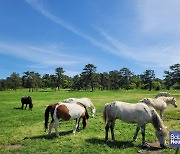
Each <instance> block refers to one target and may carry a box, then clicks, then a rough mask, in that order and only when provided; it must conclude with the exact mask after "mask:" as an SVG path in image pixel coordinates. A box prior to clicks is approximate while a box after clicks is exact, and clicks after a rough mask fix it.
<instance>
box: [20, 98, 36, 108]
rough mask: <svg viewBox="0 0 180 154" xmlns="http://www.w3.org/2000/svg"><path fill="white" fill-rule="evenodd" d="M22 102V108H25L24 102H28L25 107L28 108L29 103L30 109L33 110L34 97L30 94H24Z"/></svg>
mask: <svg viewBox="0 0 180 154" xmlns="http://www.w3.org/2000/svg"><path fill="white" fill-rule="evenodd" d="M21 103H22V106H21V109H23V108H24V104H26V106H25V109H26V108H27V105H29V109H30V110H31V111H32V108H33V103H32V98H31V97H30V96H23V97H22V98H21Z"/></svg>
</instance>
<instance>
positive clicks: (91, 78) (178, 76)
mask: <svg viewBox="0 0 180 154" xmlns="http://www.w3.org/2000/svg"><path fill="white" fill-rule="evenodd" d="M96 69H97V67H96V66H94V65H93V64H87V65H85V67H84V69H83V71H82V73H80V74H78V75H75V76H74V77H69V76H67V75H64V72H65V71H64V69H63V68H62V67H58V68H56V69H55V74H45V75H43V76H41V75H40V74H39V73H37V72H30V71H27V72H24V73H23V76H22V77H20V75H19V74H18V73H16V72H13V73H12V74H11V75H10V77H7V78H6V79H0V90H1V91H2V90H7V89H13V90H17V89H19V88H28V89H29V92H33V91H38V89H40V88H52V89H54V90H60V89H61V88H63V89H67V88H68V89H73V90H91V91H94V90H95V89H100V90H119V89H126V90H129V89H148V90H152V89H154V90H160V89H167V90H170V89H180V64H174V65H172V66H170V67H169V69H170V70H166V71H164V79H159V78H156V76H155V72H154V70H145V71H144V72H143V73H142V74H140V75H135V74H134V73H133V72H131V71H130V70H129V69H128V68H125V67H124V68H122V69H120V70H113V71H109V72H103V73H97V72H96Z"/></svg>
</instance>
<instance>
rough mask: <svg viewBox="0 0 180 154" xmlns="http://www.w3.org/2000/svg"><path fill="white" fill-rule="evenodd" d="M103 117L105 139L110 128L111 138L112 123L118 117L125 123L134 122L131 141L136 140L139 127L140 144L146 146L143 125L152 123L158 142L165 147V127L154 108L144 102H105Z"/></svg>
mask: <svg viewBox="0 0 180 154" xmlns="http://www.w3.org/2000/svg"><path fill="white" fill-rule="evenodd" d="M103 119H104V122H105V123H106V126H105V131H106V134H105V140H106V141H108V131H109V128H110V129H111V135H112V140H115V137H114V125H115V120H116V119H120V120H122V121H124V122H127V123H136V124H137V128H136V132H135V134H134V137H133V141H136V138H137V135H138V132H139V130H140V128H141V133H142V146H144V147H146V146H147V145H146V144H145V126H146V124H147V123H152V125H153V126H154V128H155V129H156V133H155V134H156V137H157V138H158V140H159V142H160V146H161V147H163V148H164V147H165V145H166V140H165V136H166V135H167V134H166V127H165V126H164V124H163V121H162V120H161V118H160V117H159V115H158V114H157V112H156V111H155V109H154V108H152V107H149V106H147V105H146V104H144V103H137V104H130V103H125V102H113V103H110V104H106V105H105V106H104V110H103Z"/></svg>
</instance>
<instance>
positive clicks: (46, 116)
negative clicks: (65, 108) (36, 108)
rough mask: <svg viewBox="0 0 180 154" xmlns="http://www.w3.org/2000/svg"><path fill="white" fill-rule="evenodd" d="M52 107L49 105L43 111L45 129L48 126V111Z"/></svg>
mask: <svg viewBox="0 0 180 154" xmlns="http://www.w3.org/2000/svg"><path fill="white" fill-rule="evenodd" d="M51 108H52V105H49V106H48V107H47V108H46V110H45V113H44V116H45V123H44V126H45V131H46V129H47V128H48V119H49V112H50V110H51Z"/></svg>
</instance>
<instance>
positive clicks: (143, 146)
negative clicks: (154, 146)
mask: <svg viewBox="0 0 180 154" xmlns="http://www.w3.org/2000/svg"><path fill="white" fill-rule="evenodd" d="M146 148H150V146H149V145H148V144H146V143H145V144H143V145H142V149H146Z"/></svg>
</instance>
